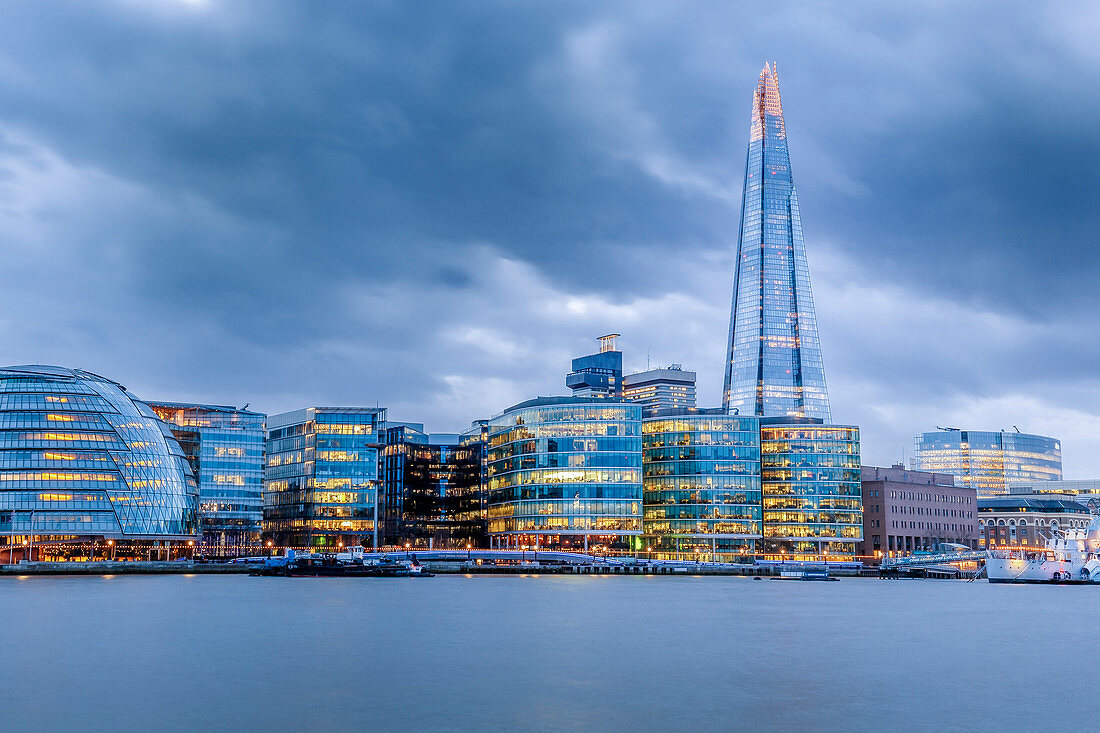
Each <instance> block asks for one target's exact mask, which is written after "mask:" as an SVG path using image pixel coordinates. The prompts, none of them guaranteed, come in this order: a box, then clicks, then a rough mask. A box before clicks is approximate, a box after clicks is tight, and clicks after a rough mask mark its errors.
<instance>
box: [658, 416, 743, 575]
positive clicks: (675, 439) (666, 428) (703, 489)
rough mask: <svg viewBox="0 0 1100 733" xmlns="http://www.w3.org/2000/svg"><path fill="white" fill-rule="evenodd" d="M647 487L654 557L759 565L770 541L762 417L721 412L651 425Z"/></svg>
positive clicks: (666, 419)
mask: <svg viewBox="0 0 1100 733" xmlns="http://www.w3.org/2000/svg"><path fill="white" fill-rule="evenodd" d="M642 488H643V492H644V493H643V511H644V514H643V528H644V531H645V536H644V542H645V549H646V552H647V553H648V554H649V556H651V557H655V558H662V559H691V558H694V559H702V560H707V561H712V560H713V561H718V562H739V561H740V562H752V560H753V558H752V555H754V554H755V553H756V552H757V550H758V547H759V544H760V539H761V534H762V525H761V513H760V506H761V502H760V422H759V418H757V417H752V416H741V417H735V416H732V415H729V414H728V413H727V411H726V410H724V409H720V408H719V409H687V410H666V411H658V412H657V413H656V414H654V415H653V416H651V417H648V418H646V419H644V420H643V421H642Z"/></svg>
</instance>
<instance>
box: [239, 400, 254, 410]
mask: <svg viewBox="0 0 1100 733" xmlns="http://www.w3.org/2000/svg"><path fill="white" fill-rule="evenodd" d="M251 404H252V403H251V402H245V403H244V407H242V408H241V412H244V411H245V410H247V409H248V408H249V406H250V405H251Z"/></svg>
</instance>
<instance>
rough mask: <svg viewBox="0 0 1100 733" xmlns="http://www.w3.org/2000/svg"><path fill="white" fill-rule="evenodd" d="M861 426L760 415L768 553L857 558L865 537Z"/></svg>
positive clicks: (761, 464) (802, 556)
mask: <svg viewBox="0 0 1100 733" xmlns="http://www.w3.org/2000/svg"><path fill="white" fill-rule="evenodd" d="M859 466H860V462H859V428H857V427H855V426H852V425H826V424H824V423H823V422H822V421H821V420H816V419H813V418H761V420H760V472H761V485H762V493H763V504H764V507H763V508H764V511H763V523H764V543H763V544H764V548H763V551H764V553H765V555H767V556H769V557H772V558H780V559H785V558H795V559H799V558H805V559H817V558H820V557H823V556H829V557H833V558H846V557H854V556H856V555H857V554H858V551H859V544H860V542H861V541H862V540H863V506H862V505H863V500H862V494H861V489H860V472H859Z"/></svg>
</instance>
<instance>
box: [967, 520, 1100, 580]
mask: <svg viewBox="0 0 1100 733" xmlns="http://www.w3.org/2000/svg"><path fill="white" fill-rule="evenodd" d="M985 571H986V577H987V578H989V582H990V583H1073V584H1082V583H1100V516H1097V517H1094V518H1093V520H1092V523H1090V524H1089V525H1088V526H1087V527H1085V528H1084V529H1078V530H1066V531H1064V532H1061V533H1059V534H1058V535H1055V536H1053V537H1050V538H1049V539H1047V541H1046V543H1045V545H1044V546H1043V547H1033V548H1031V547H1004V548H997V549H993V550H990V551H989V553H988V556H987V558H986V561H985Z"/></svg>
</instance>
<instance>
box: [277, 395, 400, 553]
mask: <svg viewBox="0 0 1100 733" xmlns="http://www.w3.org/2000/svg"><path fill="white" fill-rule="evenodd" d="M385 419H386V411H385V409H383V408H378V407H308V408H305V409H302V410H296V411H294V412H287V413H283V414H281V415H272V416H271V417H269V418H268V423H267V466H266V469H265V471H264V537H265V538H266V539H269V540H271V541H272V542H273V543H274V544H275V545H277V546H280V547H287V546H289V547H312V548H321V549H339V548H340V547H350V546H354V545H363V546H365V547H369V546H377V545H378V541H379V537H378V533H377V530H378V527H379V519H380V509H381V507H380V506H379V502H378V493H379V489H380V487H381V481H380V477H379V471H378V453H379V448H380V447H381V437H382V436H381V435H380V433H381V430H382V427H383V424H384V423H385Z"/></svg>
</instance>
